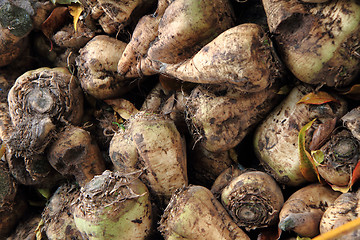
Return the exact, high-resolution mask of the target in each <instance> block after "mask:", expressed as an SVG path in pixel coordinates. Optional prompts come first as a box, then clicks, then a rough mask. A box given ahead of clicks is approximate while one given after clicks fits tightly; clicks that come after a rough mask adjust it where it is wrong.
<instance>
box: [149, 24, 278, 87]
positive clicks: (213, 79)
mask: <svg viewBox="0 0 360 240" xmlns="http://www.w3.org/2000/svg"><path fill="white" fill-rule="evenodd" d="M152 62H153V64H152V68H153V69H155V70H156V71H158V72H160V73H163V74H165V75H169V76H171V77H175V78H178V79H181V80H183V81H189V82H195V83H205V84H222V85H227V86H230V87H232V88H235V89H238V90H240V91H243V92H259V91H261V90H264V89H266V88H268V87H269V86H271V85H272V84H273V83H274V82H276V80H277V79H281V78H282V76H283V68H282V64H281V63H280V62H279V61H278V59H277V57H276V56H275V55H274V50H273V46H272V43H271V40H270V39H269V37H268V36H267V35H266V33H265V31H264V30H263V29H262V28H261V27H260V26H259V25H256V24H251V23H249V24H241V25H238V26H236V27H233V28H230V29H228V30H226V31H225V32H223V33H221V34H220V35H219V36H217V37H216V38H215V39H214V40H212V41H211V42H210V43H208V44H207V45H206V46H204V47H203V48H202V49H201V50H200V51H199V52H197V53H196V54H195V55H194V56H193V57H191V58H189V59H187V60H185V61H183V62H180V63H177V64H167V63H162V62H161V61H152Z"/></svg>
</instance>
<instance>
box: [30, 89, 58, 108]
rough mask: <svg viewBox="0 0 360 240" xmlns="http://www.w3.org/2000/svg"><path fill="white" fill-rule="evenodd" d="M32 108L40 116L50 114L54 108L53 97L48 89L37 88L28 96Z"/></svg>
mask: <svg viewBox="0 0 360 240" xmlns="http://www.w3.org/2000/svg"><path fill="white" fill-rule="evenodd" d="M27 102H28V104H27V105H29V106H30V108H31V109H32V110H34V111H36V112H38V113H40V114H43V113H46V112H50V111H51V110H52V108H53V106H54V100H53V97H52V96H51V94H50V91H49V90H48V89H46V88H40V87H36V88H34V89H32V90H31V91H30V93H29V94H28V95H27Z"/></svg>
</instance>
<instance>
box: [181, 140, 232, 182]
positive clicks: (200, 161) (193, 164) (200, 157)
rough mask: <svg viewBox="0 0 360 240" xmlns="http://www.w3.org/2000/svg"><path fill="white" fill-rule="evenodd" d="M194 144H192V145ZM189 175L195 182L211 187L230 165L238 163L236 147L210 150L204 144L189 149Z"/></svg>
mask: <svg viewBox="0 0 360 240" xmlns="http://www.w3.org/2000/svg"><path fill="white" fill-rule="evenodd" d="M192 145H193V144H191V145H190V147H191V146H192ZM188 156H189V157H188V158H189V160H188V165H189V166H188V175H189V178H190V179H189V181H190V182H191V183H193V184H197V185H201V186H204V187H207V188H210V187H211V185H212V184H213V183H214V181H215V179H216V178H217V177H218V176H219V175H220V174H221V173H222V172H223V171H225V170H226V169H228V168H229V167H231V166H233V165H236V164H237V163H238V156H237V154H236V152H235V149H230V150H227V151H223V152H210V151H208V150H206V149H205V148H204V147H202V145H199V144H197V145H195V147H193V148H191V149H188Z"/></svg>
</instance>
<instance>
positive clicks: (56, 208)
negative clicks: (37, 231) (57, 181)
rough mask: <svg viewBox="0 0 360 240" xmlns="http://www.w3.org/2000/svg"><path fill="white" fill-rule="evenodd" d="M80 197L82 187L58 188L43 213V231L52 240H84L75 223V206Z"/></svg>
mask: <svg viewBox="0 0 360 240" xmlns="http://www.w3.org/2000/svg"><path fill="white" fill-rule="evenodd" d="M79 195H80V187H79V186H76V185H75V184H70V183H65V184H62V185H60V186H59V187H58V189H57V190H56V191H55V193H54V194H53V195H52V196H51V198H50V199H49V201H48V203H47V205H46V206H45V208H44V210H43V211H42V214H41V218H42V220H43V221H44V224H43V226H42V228H41V231H42V232H44V233H45V235H46V237H47V238H48V239H51V240H61V239H82V237H81V233H80V231H79V230H78V229H77V228H76V226H75V222H74V216H73V212H74V209H73V208H74V205H73V202H74V201H75V200H77V198H78V197H79Z"/></svg>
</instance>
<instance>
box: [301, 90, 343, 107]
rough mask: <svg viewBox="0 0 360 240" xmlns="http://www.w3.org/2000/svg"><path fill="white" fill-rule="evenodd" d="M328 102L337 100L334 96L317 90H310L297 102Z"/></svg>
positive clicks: (317, 103)
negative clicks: (315, 91)
mask: <svg viewBox="0 0 360 240" xmlns="http://www.w3.org/2000/svg"><path fill="white" fill-rule="evenodd" d="M328 102H337V103H338V102H339V101H338V100H337V99H336V98H334V97H333V96H331V95H330V94H328V93H327V92H322V91H319V92H317V93H314V92H311V93H309V94H307V95H305V96H304V97H303V98H301V99H300V100H299V101H298V102H297V103H298V104H299V103H305V104H313V105H321V104H324V103H328Z"/></svg>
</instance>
